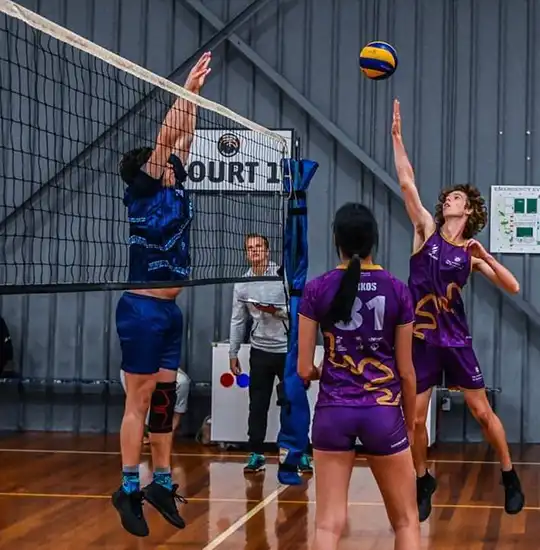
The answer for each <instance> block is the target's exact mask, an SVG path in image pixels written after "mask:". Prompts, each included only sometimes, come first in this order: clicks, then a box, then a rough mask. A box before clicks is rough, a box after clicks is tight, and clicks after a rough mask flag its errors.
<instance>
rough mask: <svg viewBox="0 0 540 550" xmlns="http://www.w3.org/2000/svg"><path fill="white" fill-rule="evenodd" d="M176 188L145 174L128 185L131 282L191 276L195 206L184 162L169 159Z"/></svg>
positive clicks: (174, 158)
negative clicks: (191, 238) (190, 230)
mask: <svg viewBox="0 0 540 550" xmlns="http://www.w3.org/2000/svg"><path fill="white" fill-rule="evenodd" d="M169 164H171V165H172V169H173V172H174V177H175V185H174V186H172V187H166V186H164V185H163V183H162V180H161V179H159V180H156V179H155V178H152V177H151V176H149V175H148V174H146V173H145V172H143V171H139V173H138V174H137V176H136V177H135V179H134V180H133V181H132V182H131V183H130V184H129V185H128V187H127V189H126V192H125V195H124V205H125V206H126V207H127V209H128V221H129V241H128V243H129V282H132V283H134V282H160V281H182V280H185V279H187V278H188V277H189V275H190V268H191V265H190V264H191V260H190V254H189V228H190V224H191V221H192V220H193V204H192V202H191V200H190V198H189V195H188V192H187V191H186V189H185V187H184V185H183V184H184V182H185V181H186V178H187V174H186V171H185V169H184V166H183V164H182V161H181V160H180V159H179V158H178V157H177V156H176V155H171V156H170V157H169Z"/></svg>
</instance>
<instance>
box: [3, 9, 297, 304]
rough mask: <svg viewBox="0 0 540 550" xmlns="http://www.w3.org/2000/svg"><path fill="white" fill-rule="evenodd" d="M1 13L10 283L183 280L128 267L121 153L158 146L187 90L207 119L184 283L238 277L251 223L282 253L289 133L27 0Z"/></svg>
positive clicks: (45, 287) (42, 285)
mask: <svg viewBox="0 0 540 550" xmlns="http://www.w3.org/2000/svg"><path fill="white" fill-rule="evenodd" d="M0 11H1V12H2V13H0V124H1V125H0V131H1V137H0V145H1V154H2V162H1V164H0V178H1V181H2V192H1V193H0V293H2V292H4V293H5V292H17V291H24V292H40V291H49V290H54V291H58V290H62V288H60V287H65V289H66V290H75V289H77V290H86V289H93V288H96V287H98V288H129V287H138V288H142V287H150V286H174V285H173V283H172V282H169V283H164V282H163V281H160V282H159V284H156V283H155V281H154V280H153V279H152V277H149V278H148V280H146V281H145V282H144V284H143V282H141V281H140V280H134V279H133V276H130V261H133V260H132V259H131V260H130V245H129V244H128V243H129V242H130V236H131V238H132V239H133V231H132V229H133V228H132V227H130V222H129V221H128V209H127V208H126V204H125V202H124V198H125V192H126V189H127V186H126V184H125V182H124V181H123V180H122V179H121V178H120V176H119V161H120V160H121V158H122V155H123V154H124V153H126V152H127V151H129V150H132V149H134V148H138V147H150V148H154V147H155V143H156V139H157V136H158V134H159V132H160V128H161V127H162V124H163V121H164V118H165V116H166V115H167V112H168V111H169V109H170V108H171V106H172V105H173V104H174V103H175V101H176V100H177V99H178V97H183V98H185V99H187V100H188V101H190V102H192V103H191V105H192V107H193V106H195V105H196V117H197V120H196V130H195V134H194V138H193V142H192V144H191V148H190V150H189V156H188V158H187V161H186V162H185V168H186V172H187V180H186V181H185V183H184V185H185V188H186V194H187V197H188V198H189V202H190V203H191V205H192V209H193V218H192V221H191V224H190V225H189V229H188V230H186V231H188V233H189V256H190V261H189V264H190V274H189V280H188V281H186V282H185V283H184V284H191V285H196V284H205V283H213V282H227V281H236V280H241V279H242V277H243V276H244V274H245V272H246V270H247V267H246V259H245V251H244V238H245V236H246V235H247V234H252V233H254V234H261V235H263V236H265V237H267V238H268V240H269V242H270V247H271V255H272V259H274V260H275V261H276V262H277V263H278V264H280V263H281V257H282V247H283V230H284V217H285V215H284V213H285V197H284V196H283V191H282V185H281V177H282V160H283V158H284V157H285V156H287V154H288V149H289V147H290V141H291V139H292V136H290V135H287V133H286V132H282V133H281V134H278V133H276V132H272V131H270V130H267V129H265V128H262V127H260V126H258V125H257V124H255V123H253V122H251V121H249V120H246V119H244V118H243V117H240V116H239V115H236V114H235V113H232V112H231V111H228V110H227V109H226V108H225V107H223V106H222V105H219V104H216V103H213V102H210V101H208V100H206V99H204V98H202V97H199V96H194V95H192V94H190V93H189V92H187V91H186V90H184V89H183V88H181V87H179V86H177V85H175V84H173V83H171V82H169V81H166V80H164V79H163V78H161V77H158V76H156V75H153V74H151V73H149V72H148V71H146V70H144V69H143V68H141V67H137V66H136V65H134V64H132V63H130V62H128V61H127V60H124V59H122V58H119V57H118V56H115V55H114V54H112V53H111V52H107V51H106V50H103V49H102V48H100V47H99V46H97V45H95V44H92V43H90V42H88V41H85V40H84V39H82V38H81V37H78V36H77V35H74V34H73V33H70V32H69V31H66V30H65V29H62V28H61V27H58V26H57V25H55V24H54V23H52V22H50V21H47V20H45V19H43V18H41V17H39V16H37V15H36V14H34V13H33V12H29V11H27V10H24V9H23V8H20V7H19V6H17V5H16V4H13V3H11V2H5V1H4V0H2V1H1V2H0ZM201 93H202V94H204V88H203V90H202V92H201ZM158 214H159V213H158ZM169 236H170V235H169ZM131 242H133V241H131Z"/></svg>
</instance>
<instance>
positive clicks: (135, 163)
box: [120, 147, 153, 183]
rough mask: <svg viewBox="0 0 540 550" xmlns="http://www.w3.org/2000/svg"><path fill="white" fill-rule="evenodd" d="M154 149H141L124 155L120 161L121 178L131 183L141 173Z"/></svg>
mask: <svg viewBox="0 0 540 550" xmlns="http://www.w3.org/2000/svg"><path fill="white" fill-rule="evenodd" d="M152 152H153V149H152V148H151V147H139V148H138V149H132V150H131V151H128V152H127V153H125V154H124V156H123V157H122V160H121V161H120V177H121V178H122V179H123V180H124V181H125V182H126V183H131V182H132V181H133V179H134V178H135V176H136V175H137V174H138V173H139V170H140V169H141V166H143V165H144V164H146V163H147V162H148V159H149V158H150V155H151V154H152Z"/></svg>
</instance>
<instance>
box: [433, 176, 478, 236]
mask: <svg viewBox="0 0 540 550" xmlns="http://www.w3.org/2000/svg"><path fill="white" fill-rule="evenodd" d="M455 191H461V192H462V193H465V195H466V196H467V207H468V208H470V209H471V210H472V212H471V214H470V215H469V218H468V219H467V223H466V224H465V229H464V230H463V237H464V238H465V239H472V238H473V237H474V236H475V235H476V234H478V233H480V231H482V229H484V227H485V226H486V224H487V218H488V214H487V207H486V201H485V200H484V198H483V197H482V195H480V191H478V189H476V187H474V186H473V185H470V184H468V183H467V184H459V185H454V186H453V187H449V188H447V189H443V191H442V192H441V194H440V195H439V202H438V203H437V206H436V207H435V221H436V222H437V225H442V224H443V223H444V216H443V205H444V201H445V200H446V197H447V196H448V195H449V194H450V193H453V192H455Z"/></svg>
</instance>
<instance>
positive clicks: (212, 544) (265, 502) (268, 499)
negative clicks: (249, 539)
mask: <svg viewBox="0 0 540 550" xmlns="http://www.w3.org/2000/svg"><path fill="white" fill-rule="evenodd" d="M288 487H289V486H288V485H281V486H280V487H278V488H277V489H276V490H275V491H274V492H273V493H270V494H269V495H268V496H267V497H266V498H265V499H264V500H262V501H261V502H259V504H257V505H256V506H254V507H253V508H252V509H251V510H250V511H249V512H248V513H247V514H244V515H243V516H242V517H241V518H239V519H237V520H236V521H235V522H234V523H233V524H232V525H231V526H230V527H229V528H228V529H226V530H225V531H223V533H221V534H220V535H218V536H217V537H216V538H215V539H213V540H212V541H211V542H210V543H209V544H207V545H206V546H205V547H204V548H203V550H214V548H217V547H218V546H219V545H220V544H221V543H222V542H224V541H226V540H227V539H228V538H229V537H230V536H231V535H233V534H234V533H236V531H238V529H240V527H242V526H243V525H245V524H246V523H247V522H248V521H249V520H250V519H251V518H252V517H253V516H255V515H256V514H258V513H259V512H260V511H261V510H262V509H263V508H264V507H265V506H267V505H268V504H270V503H271V502H272V501H273V500H275V499H276V498H277V497H278V496H279V495H280V494H281V493H283V491H285V489H287V488H288Z"/></svg>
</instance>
